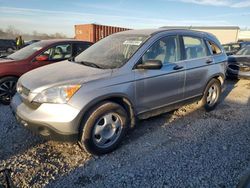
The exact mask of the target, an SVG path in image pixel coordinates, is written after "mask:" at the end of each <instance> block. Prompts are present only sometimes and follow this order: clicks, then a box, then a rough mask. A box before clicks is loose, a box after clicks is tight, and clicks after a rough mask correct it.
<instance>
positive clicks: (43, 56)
mask: <svg viewBox="0 0 250 188" xmlns="http://www.w3.org/2000/svg"><path fill="white" fill-rule="evenodd" d="M35 59H36V61H47V60H48V59H49V57H48V56H46V55H39V56H36V58H35Z"/></svg>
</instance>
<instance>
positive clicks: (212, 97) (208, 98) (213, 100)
mask: <svg viewBox="0 0 250 188" xmlns="http://www.w3.org/2000/svg"><path fill="white" fill-rule="evenodd" d="M220 95H221V83H220V81H219V80H217V79H215V78H213V79H212V80H211V81H210V82H209V83H208V84H207V86H206V89H205V92H204V94H203V97H202V99H201V102H202V105H203V106H204V108H205V110H206V111H207V112H209V111H212V110H214V109H215V107H216V106H217V104H218V101H219V98H220Z"/></svg>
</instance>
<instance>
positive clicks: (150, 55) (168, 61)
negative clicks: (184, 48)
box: [134, 35, 185, 113]
mask: <svg viewBox="0 0 250 188" xmlns="http://www.w3.org/2000/svg"><path fill="white" fill-rule="evenodd" d="M146 60H160V61H161V62H162V64H163V66H162V68H161V69H160V70H139V69H138V70H137V69H135V70H134V71H135V80H136V83H135V86H136V106H137V110H138V112H139V113H141V112H144V111H148V110H152V109H155V108H158V107H163V106H166V105H168V104H172V103H175V102H177V101H179V100H181V99H182V98H183V88H184V78H185V63H184V62H183V61H181V54H180V43H179V38H178V36H176V35H174V36H166V37H163V38H161V39H160V40H158V41H156V42H155V43H154V44H152V46H151V47H150V48H149V49H148V50H147V51H146V53H145V54H143V56H142V58H141V60H140V61H141V62H140V63H143V62H145V61H146Z"/></svg>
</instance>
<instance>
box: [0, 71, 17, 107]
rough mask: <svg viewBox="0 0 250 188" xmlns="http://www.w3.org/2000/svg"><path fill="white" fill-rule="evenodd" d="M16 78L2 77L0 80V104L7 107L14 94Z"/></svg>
mask: <svg viewBox="0 0 250 188" xmlns="http://www.w3.org/2000/svg"><path fill="white" fill-rule="evenodd" d="M16 83H17V78H15V77H10V76H8V77H4V78H2V79H0V103H2V104H4V105H9V104H10V101H11V99H12V97H13V96H14V95H15V93H16Z"/></svg>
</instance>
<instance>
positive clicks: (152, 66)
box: [136, 60, 162, 70]
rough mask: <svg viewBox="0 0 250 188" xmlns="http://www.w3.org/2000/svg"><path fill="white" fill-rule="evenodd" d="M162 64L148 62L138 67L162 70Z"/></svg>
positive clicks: (155, 61)
mask: <svg viewBox="0 0 250 188" xmlns="http://www.w3.org/2000/svg"><path fill="white" fill-rule="evenodd" d="M161 67H162V62H161V61H160V60H147V61H144V62H143V63H140V64H138V65H137V66H136V68H137V69H153V70H156V69H161Z"/></svg>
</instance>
